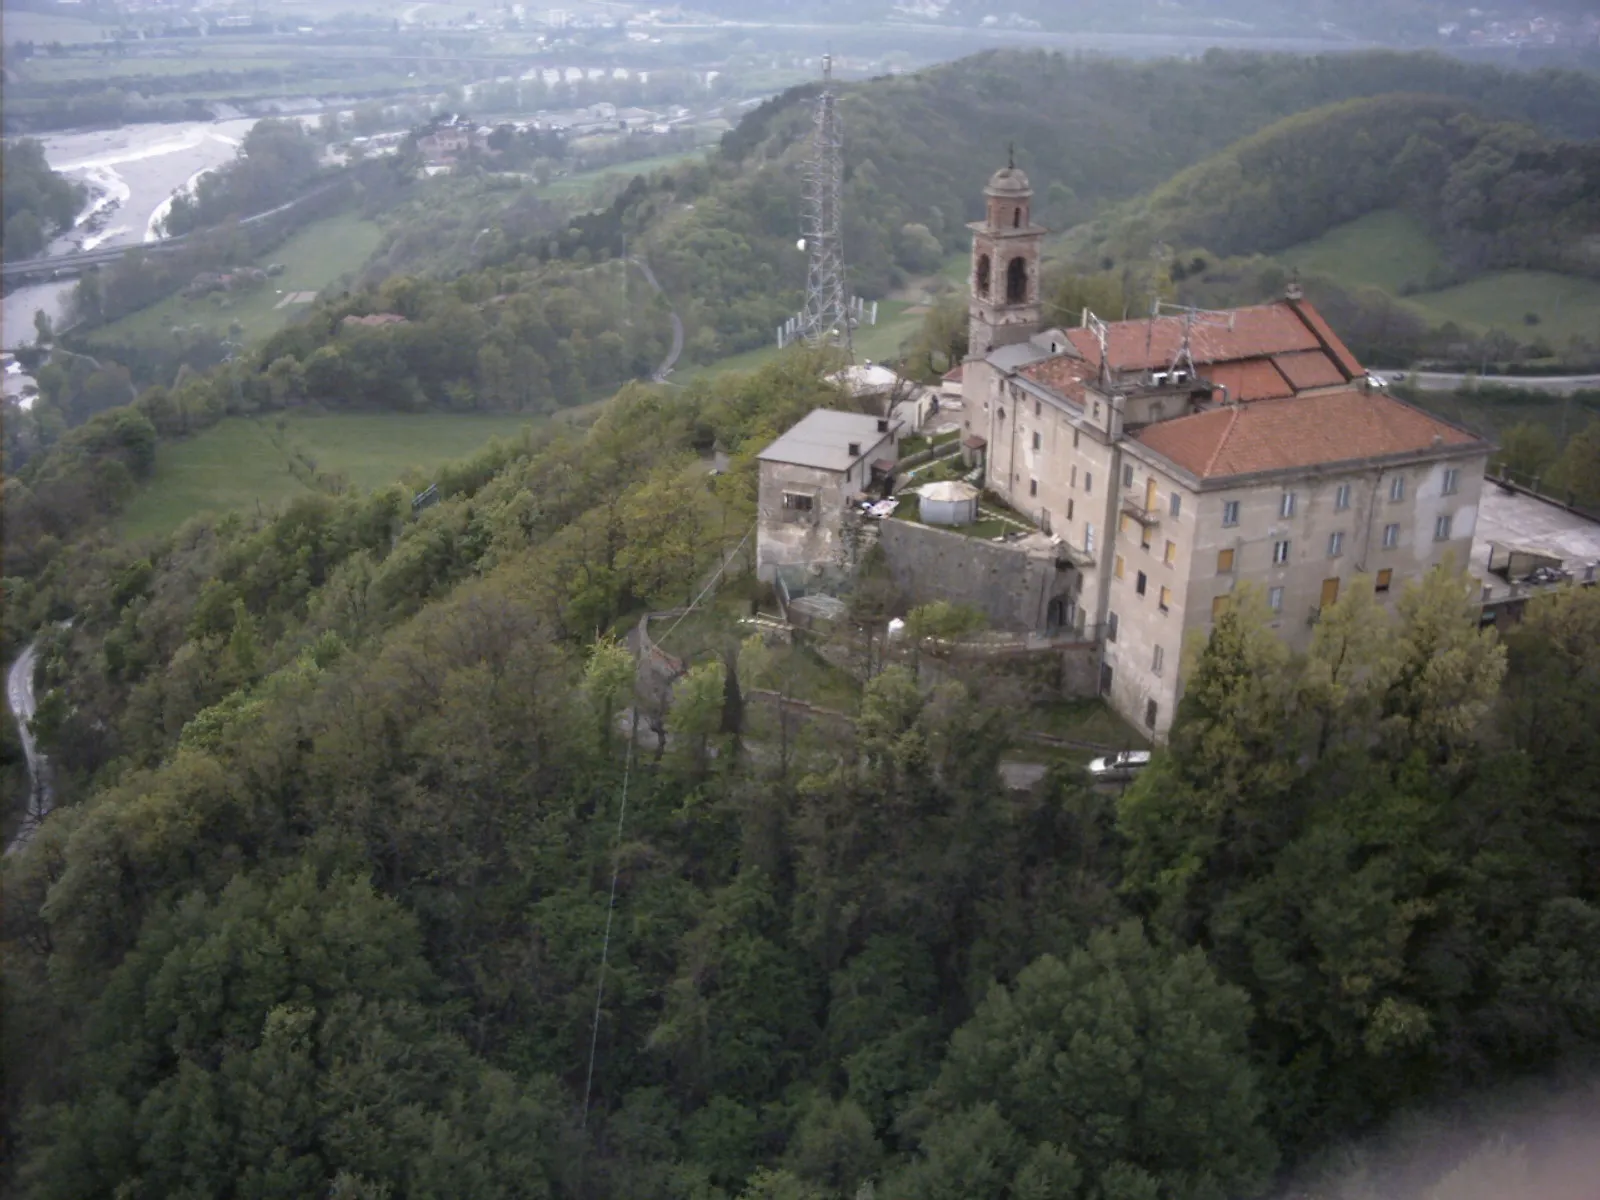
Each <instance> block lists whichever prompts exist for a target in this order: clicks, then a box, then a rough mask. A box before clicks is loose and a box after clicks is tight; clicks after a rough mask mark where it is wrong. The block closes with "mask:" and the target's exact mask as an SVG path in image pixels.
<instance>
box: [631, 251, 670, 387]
mask: <svg viewBox="0 0 1600 1200" xmlns="http://www.w3.org/2000/svg"><path fill="white" fill-rule="evenodd" d="M628 261H629V262H631V263H632V264H633V265H634V266H636V267H638V268H639V271H640V272H641V273H642V274H643V275H644V277H645V279H646V280H648V281H649V284H650V286H651V287H653V288H655V290H656V291H657V292H659V293H661V294H662V295H665V294H666V293H665V292H664V291H663V290H662V287H661V283H660V281H659V280H657V279H656V273H655V272H654V271H652V270H651V269H650V264H649V263H647V262H645V260H644V259H642V258H630V259H628ZM667 303H668V304H671V303H672V301H671V300H668V301H667ZM668 315H669V316H670V317H671V318H672V349H671V350H669V351H667V357H666V358H664V359H662V360H661V365H660V366H659V367H657V368H656V373H655V374H654V375H652V376H651V377H650V378H651V379H652V380H653V381H654V382H656V383H665V382H666V381H667V376H668V375H670V374H672V368H673V367H675V366H677V365H678V358H679V356H680V355H682V354H683V319H682V318H681V317H679V316H678V310H677V309H675V308H672V309H669V310H668Z"/></svg>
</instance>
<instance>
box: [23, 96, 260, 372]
mask: <svg viewBox="0 0 1600 1200" xmlns="http://www.w3.org/2000/svg"><path fill="white" fill-rule="evenodd" d="M254 124H255V118H253V117H252V118H246V119H241V120H236V121H174V122H167V123H162V124H152V125H124V126H122V127H121V128H119V129H97V130H90V131H87V132H84V131H78V132H71V133H56V134H46V135H45V136H43V137H41V138H40V139H39V140H40V141H41V142H42V143H43V144H44V155H45V161H47V162H48V163H49V164H50V165H51V166H52V167H54V168H55V169H56V170H57V171H60V172H61V173H62V174H64V175H66V176H68V177H69V178H71V179H75V180H79V181H81V182H83V183H85V184H87V185H88V186H89V189H90V193H91V194H90V200H89V206H88V208H87V209H85V210H84V213H83V214H82V216H80V217H79V219H78V224H77V226H76V227H75V228H73V229H71V230H69V231H68V232H67V233H65V234H63V235H62V236H60V237H58V238H56V239H55V240H54V241H53V242H51V244H50V248H49V251H48V253H50V254H66V253H70V252H72V251H74V250H92V249H94V248H95V247H97V246H123V245H127V244H130V243H134V242H148V241H155V240H156V239H157V238H159V237H160V234H159V232H158V231H157V229H156V226H157V225H158V223H159V222H160V220H161V218H162V217H164V216H165V215H166V211H167V207H168V206H169V205H170V204H171V202H172V197H173V196H174V195H175V194H176V193H178V192H181V191H182V190H184V189H185V188H186V187H191V186H193V184H194V181H195V180H197V179H198V178H199V177H200V176H201V175H203V174H205V173H206V172H207V171H210V170H215V169H216V168H217V167H220V166H222V165H223V164H224V163H227V162H229V161H230V160H231V159H232V158H233V156H234V155H235V154H236V153H237V152H238V149H239V143H240V141H241V140H243V138H244V136H245V134H246V133H248V132H249V131H250V127H251V126H252V125H254ZM73 284H74V281H72V280H53V281H51V282H49V283H37V284H30V285H28V286H27V287H20V288H17V289H16V290H15V291H13V292H10V293H9V294H7V296H6V297H5V310H4V314H3V321H0V343H3V345H4V348H5V349H7V350H13V349H15V348H16V347H17V346H18V345H19V344H21V343H23V342H31V341H32V340H33V314H34V312H35V311H37V310H39V309H43V310H44V311H45V312H47V313H49V314H50V319H51V320H52V321H53V322H55V323H56V324H57V325H59V324H60V323H61V317H62V312H63V309H64V306H65V303H66V298H67V295H68V293H70V292H71V291H72V288H73Z"/></svg>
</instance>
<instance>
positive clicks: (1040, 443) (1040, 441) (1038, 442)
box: [1033, 429, 1044, 450]
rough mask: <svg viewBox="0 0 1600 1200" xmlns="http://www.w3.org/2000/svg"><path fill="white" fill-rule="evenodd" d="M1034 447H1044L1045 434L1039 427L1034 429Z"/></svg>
mask: <svg viewBox="0 0 1600 1200" xmlns="http://www.w3.org/2000/svg"><path fill="white" fill-rule="evenodd" d="M1033 448H1034V449H1035V450H1043V449H1044V434H1042V433H1040V432H1039V431H1038V430H1037V429H1036V430H1034V431H1033Z"/></svg>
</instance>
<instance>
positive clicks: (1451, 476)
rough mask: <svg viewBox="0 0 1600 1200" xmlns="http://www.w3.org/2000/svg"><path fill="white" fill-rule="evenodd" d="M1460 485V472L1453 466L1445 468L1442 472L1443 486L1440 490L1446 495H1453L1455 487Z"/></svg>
mask: <svg viewBox="0 0 1600 1200" xmlns="http://www.w3.org/2000/svg"><path fill="white" fill-rule="evenodd" d="M1460 486H1461V472H1460V471H1459V470H1457V469H1456V468H1455V467H1449V468H1446V470H1445V473H1444V487H1443V488H1441V489H1440V490H1441V491H1442V492H1443V493H1444V494H1445V495H1446V496H1454V495H1455V494H1456V489H1457V488H1458V487H1460Z"/></svg>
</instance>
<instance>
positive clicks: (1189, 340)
mask: <svg viewBox="0 0 1600 1200" xmlns="http://www.w3.org/2000/svg"><path fill="white" fill-rule="evenodd" d="M1163 308H1165V309H1169V310H1171V311H1172V312H1175V313H1180V314H1182V316H1183V337H1182V338H1181V339H1180V340H1179V342H1178V348H1177V350H1176V351H1174V352H1173V355H1172V362H1171V363H1170V364H1168V366H1167V377H1168V378H1169V379H1170V378H1171V377H1172V376H1173V375H1175V374H1176V373H1177V370H1178V368H1179V367H1180V366H1182V365H1185V364H1186V365H1187V366H1188V368H1189V377H1190V378H1191V379H1192V378H1194V377H1195V376H1196V375H1198V374H1199V371H1198V370H1196V368H1195V365H1194V352H1193V344H1194V327H1195V326H1196V325H1203V326H1206V327H1208V328H1212V329H1232V328H1233V316H1234V314H1233V313H1231V312H1215V311H1212V310H1209V309H1204V308H1194V307H1192V306H1190V305H1187V304H1167V303H1165V302H1164V301H1161V300H1157V301H1156V309H1157V311H1159V310H1161V309H1163Z"/></svg>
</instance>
